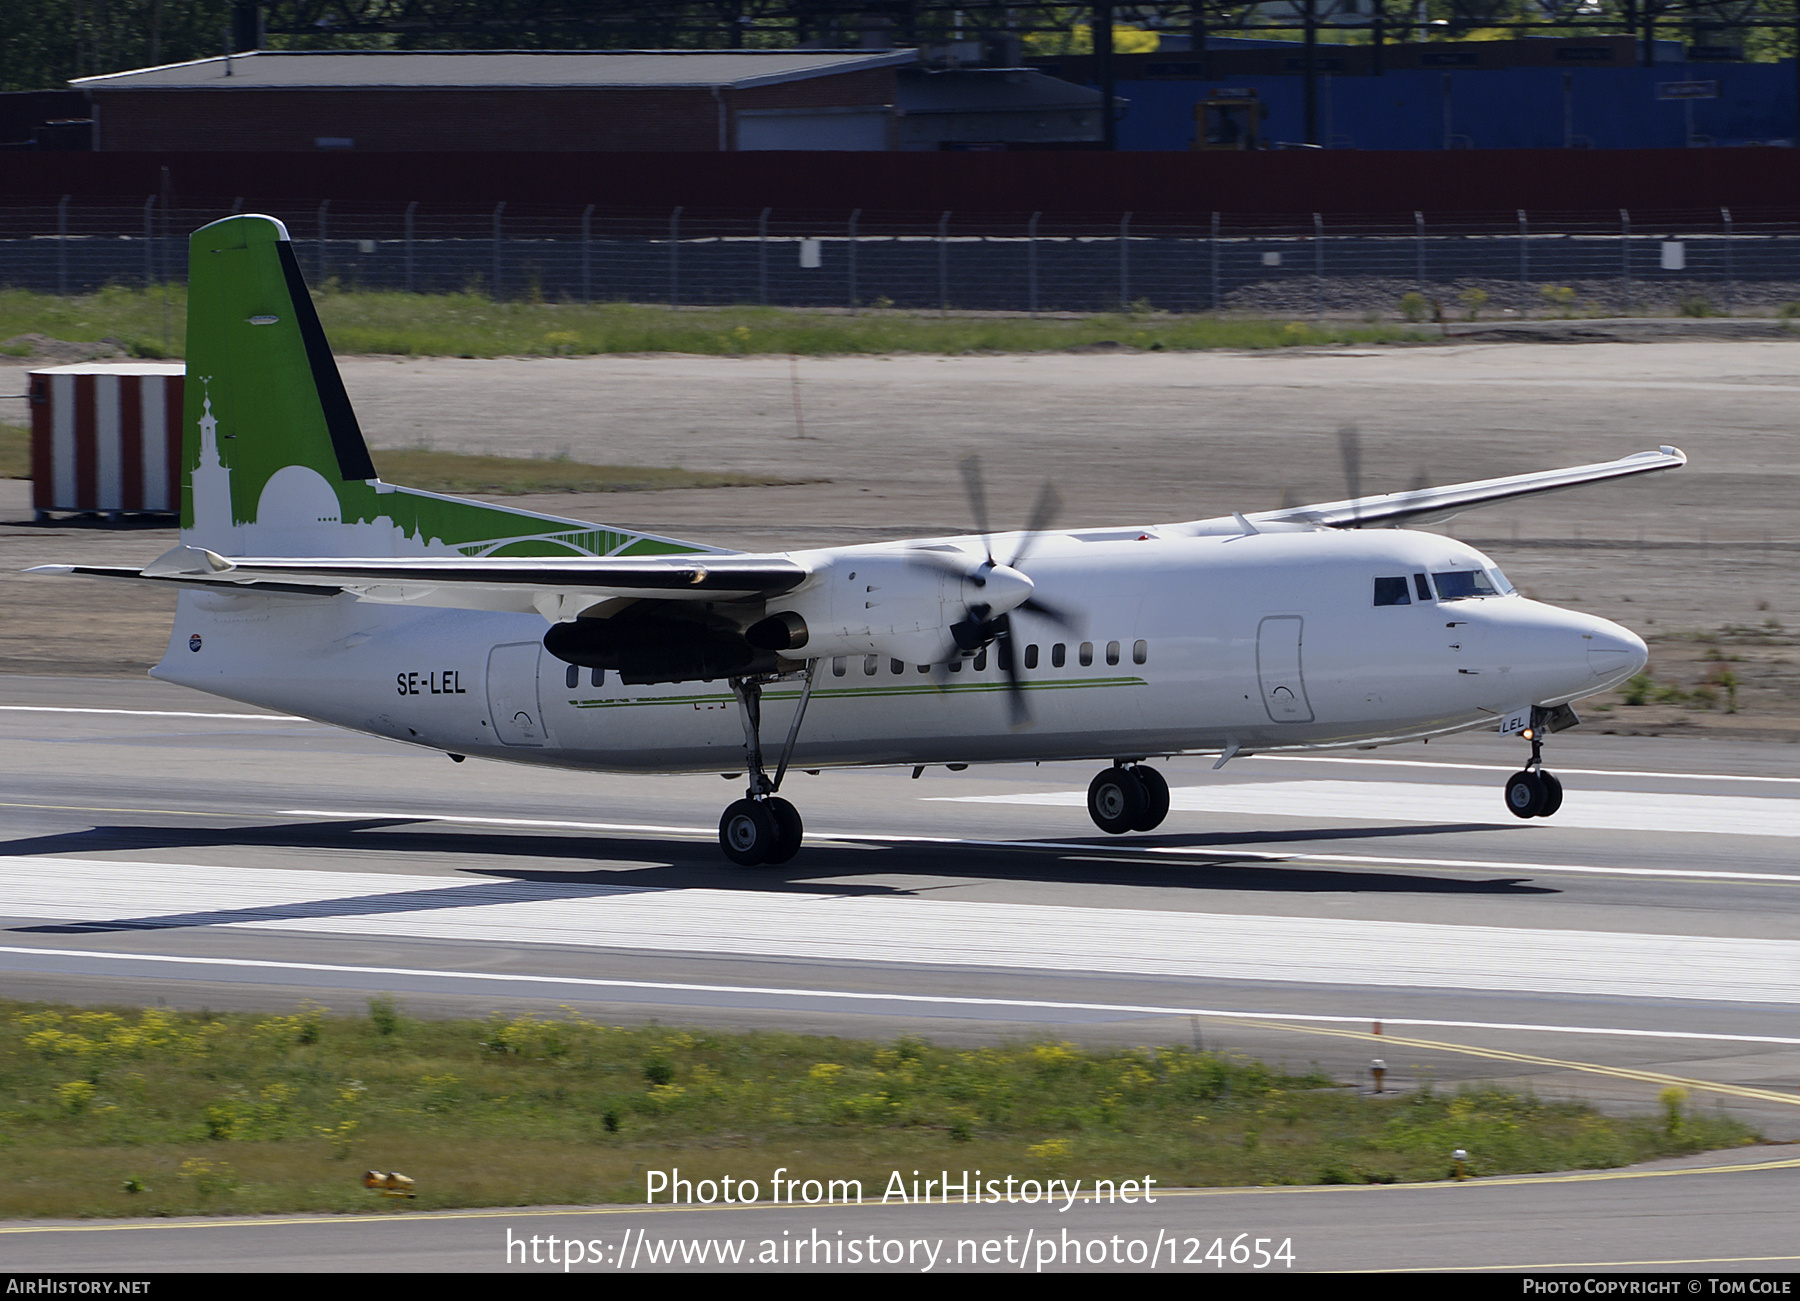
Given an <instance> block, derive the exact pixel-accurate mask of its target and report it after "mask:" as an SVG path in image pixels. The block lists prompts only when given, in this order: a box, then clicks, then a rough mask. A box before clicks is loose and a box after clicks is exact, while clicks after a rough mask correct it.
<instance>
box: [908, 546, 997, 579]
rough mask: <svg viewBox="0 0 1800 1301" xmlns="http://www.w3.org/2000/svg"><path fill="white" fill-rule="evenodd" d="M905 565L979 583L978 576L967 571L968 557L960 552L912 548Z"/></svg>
mask: <svg viewBox="0 0 1800 1301" xmlns="http://www.w3.org/2000/svg"><path fill="white" fill-rule="evenodd" d="M906 563H907V566H908V567H909V568H912V569H929V570H931V571H932V572H933V573H937V574H955V575H956V576H957V577H958V578H969V579H973V580H976V581H977V582H979V581H980V575H979V574H975V573H971V572H970V570H969V558H968V556H967V555H965V554H964V553H962V552H960V551H933V550H929V549H927V548H925V547H914V548H913V549H912V550H910V551H908V552H907V553H906Z"/></svg>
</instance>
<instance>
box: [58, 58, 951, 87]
mask: <svg viewBox="0 0 1800 1301" xmlns="http://www.w3.org/2000/svg"><path fill="white" fill-rule="evenodd" d="M917 60H918V52H917V51H915V50H877V51H870V50H578V51H550V52H540V51H535V50H466V51H463V50H458V51H443V50H420V51H406V52H397V51H392V50H368V51H362V50H357V51H333V52H330V53H313V52H304V51H288V50H255V51H252V52H250V53H248V54H237V55H232V56H230V57H229V58H227V57H225V56H223V55H221V56H219V57H218V58H212V59H195V60H194V61H193V62H191V63H170V64H164V65H163V66H161V67H156V68H135V69H133V70H131V71H129V72H109V73H106V74H105V75H103V76H98V77H81V78H78V79H76V80H73V81H71V82H70V83H69V85H70V86H71V87H74V88H75V89H78V90H88V91H104V90H388V89H393V90H425V89H456V90H483V89H493V90H499V89H517V88H522V87H533V88H572V87H583V88H595V87H656V86H725V87H733V88H739V89H741V88H743V87H747V86H771V85H775V84H778V83H780V82H784V81H804V80H807V79H809V78H812V77H829V76H836V75H839V74H841V73H846V72H864V71H868V70H869V69H872V68H893V67H899V66H901V65H903V64H909V63H914V62H916V61H917Z"/></svg>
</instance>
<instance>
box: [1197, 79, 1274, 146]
mask: <svg viewBox="0 0 1800 1301" xmlns="http://www.w3.org/2000/svg"><path fill="white" fill-rule="evenodd" d="M1268 114H1269V109H1268V105H1266V104H1264V103H1263V102H1262V101H1261V100H1260V99H1258V98H1257V97H1256V90H1255V88H1254V87H1250V86H1218V87H1214V88H1213V89H1212V90H1209V91H1208V92H1207V93H1206V98H1205V99H1202V100H1199V101H1197V102H1196V103H1195V104H1194V143H1193V148H1195V149H1261V148H1262V147H1263V139H1262V120H1263V119H1264V118H1265V117H1267V116H1268Z"/></svg>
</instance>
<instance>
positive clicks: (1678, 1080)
mask: <svg viewBox="0 0 1800 1301" xmlns="http://www.w3.org/2000/svg"><path fill="white" fill-rule="evenodd" d="M1284 1019H1289V1018H1281V1017H1277V1018H1275V1019H1273V1020H1270V1021H1268V1022H1266V1023H1263V1026H1262V1028H1263V1029H1267V1030H1293V1031H1295V1032H1296V1033H1299V1034H1315V1035H1329V1036H1330V1037H1332V1038H1334V1039H1361V1040H1364V1041H1365V1042H1368V1043H1377V1044H1400V1045H1402V1046H1404V1047H1407V1048H1420V1049H1426V1050H1430V1051H1436V1052H1450V1053H1459V1054H1461V1055H1462V1056H1464V1057H1485V1058H1488V1059H1491V1060H1493V1061H1503V1062H1521V1063H1523V1064H1525V1065H1527V1066H1554V1067H1557V1068H1559V1069H1562V1070H1569V1071H1580V1072H1582V1073H1584V1074H1588V1075H1611V1076H1614V1077H1616V1078H1618V1079H1622V1080H1635V1081H1637V1082H1638V1083H1640V1084H1661V1085H1664V1086H1669V1085H1673V1086H1677V1087H1680V1088H1685V1089H1701V1090H1704V1091H1706V1092H1708V1093H1722V1094H1725V1095H1726V1096H1727V1097H1733V1098H1746V1099H1749V1100H1750V1101H1753V1102H1779V1103H1781V1104H1782V1105H1783V1106H1789V1107H1800V1095H1795V1094H1792V1093H1777V1092H1776V1091H1775V1090H1773V1089H1758V1088H1753V1087H1751V1086H1749V1085H1744V1084H1714V1083H1712V1082H1710V1081H1707V1080H1695V1079H1689V1078H1687V1077H1685V1076H1681V1075H1670V1074H1668V1073H1667V1072H1665V1071H1646V1070H1640V1069H1638V1068H1636V1067H1632V1066H1602V1065H1600V1064H1599V1063H1597V1062H1571V1061H1563V1060H1561V1059H1559V1058H1555V1057H1540V1056H1538V1055H1537V1054H1535V1053H1519V1052H1512V1051H1509V1050H1507V1049H1504V1048H1477V1047H1474V1046H1472V1045H1469V1044H1449V1043H1442V1042H1439V1041H1438V1040H1435V1039H1409V1038H1406V1037H1405V1036H1402V1035H1389V1034H1376V1033H1374V1032H1373V1031H1369V1030H1346V1029H1339V1028H1337V1027H1335V1026H1324V1025H1286V1024H1283V1021H1284ZM1239 1024H1240V1025H1255V1024H1257V1023H1256V1022H1252V1021H1244V1020H1240V1021H1239Z"/></svg>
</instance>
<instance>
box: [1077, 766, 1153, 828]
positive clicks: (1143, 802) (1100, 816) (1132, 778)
mask: <svg viewBox="0 0 1800 1301" xmlns="http://www.w3.org/2000/svg"><path fill="white" fill-rule="evenodd" d="M1088 816H1089V817H1090V818H1092V819H1093V820H1094V825H1095V826H1097V827H1099V828H1100V830H1102V831H1104V832H1107V833H1109V834H1111V835H1114V836H1122V835H1124V834H1125V833H1126V832H1127V831H1154V830H1155V829H1156V828H1157V827H1159V826H1161V825H1162V820H1163V819H1164V818H1166V817H1168V816H1169V783H1168V782H1166V781H1164V780H1163V775H1162V774H1161V773H1159V772H1158V771H1156V769H1154V768H1147V767H1145V766H1144V765H1143V764H1141V763H1138V762H1135V761H1125V760H1121V761H1119V762H1116V763H1114V764H1113V766H1112V767H1110V768H1108V769H1106V770H1105V771H1104V772H1102V773H1101V774H1100V775H1099V776H1098V777H1096V778H1094V780H1093V781H1092V782H1090V783H1088Z"/></svg>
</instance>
